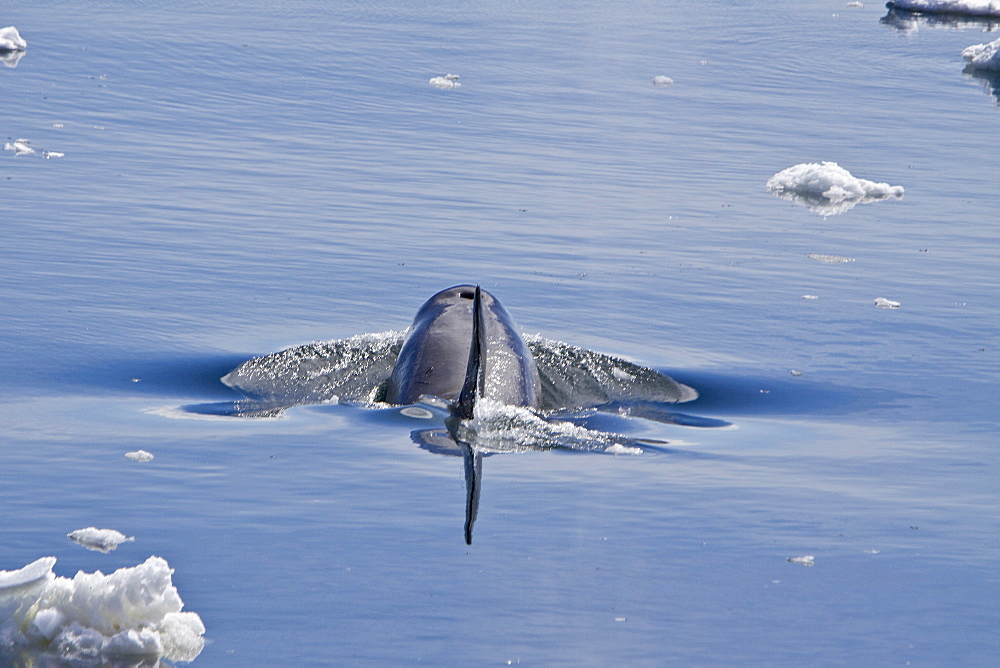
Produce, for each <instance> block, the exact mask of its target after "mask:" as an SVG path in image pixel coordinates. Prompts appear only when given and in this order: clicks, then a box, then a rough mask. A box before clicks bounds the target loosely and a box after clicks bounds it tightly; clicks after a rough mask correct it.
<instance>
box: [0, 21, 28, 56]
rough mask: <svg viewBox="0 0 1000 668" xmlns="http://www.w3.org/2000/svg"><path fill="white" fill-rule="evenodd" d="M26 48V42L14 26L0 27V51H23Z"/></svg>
mask: <svg viewBox="0 0 1000 668" xmlns="http://www.w3.org/2000/svg"><path fill="white" fill-rule="evenodd" d="M26 48H28V43H27V42H25V41H24V38H23V37H21V33H19V32H17V28H15V27H14V26H7V27H6V28H0V52H2V51H24V50H25V49H26Z"/></svg>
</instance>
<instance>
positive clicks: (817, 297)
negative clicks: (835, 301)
mask: <svg viewBox="0 0 1000 668" xmlns="http://www.w3.org/2000/svg"><path fill="white" fill-rule="evenodd" d="M802 298H803V299H819V295H802Z"/></svg>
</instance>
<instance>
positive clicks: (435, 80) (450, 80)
mask: <svg viewBox="0 0 1000 668" xmlns="http://www.w3.org/2000/svg"><path fill="white" fill-rule="evenodd" d="M458 79H459V76H458V75H457V74H446V75H444V76H443V77H431V79H430V81H428V82H427V83H429V84H430V85H432V86H434V87H435V88H437V89H439V90H451V89H453V88H461V87H462V84H461V83H459V81H458Z"/></svg>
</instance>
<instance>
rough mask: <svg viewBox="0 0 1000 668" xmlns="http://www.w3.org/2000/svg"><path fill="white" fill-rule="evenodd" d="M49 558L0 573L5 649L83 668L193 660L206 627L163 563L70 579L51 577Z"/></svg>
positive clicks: (158, 560)
mask: <svg viewBox="0 0 1000 668" xmlns="http://www.w3.org/2000/svg"><path fill="white" fill-rule="evenodd" d="M55 562H56V559H55V557H43V558H42V559H39V560H38V561H35V562H34V563H31V564H28V565H27V566H25V567H24V568H22V569H20V570H17V571H0V638H3V642H4V644H6V645H7V646H25V647H37V648H45V649H46V651H47V652H50V653H52V652H54V653H55V654H56V655H57V657H58V658H59V659H62V660H65V661H84V662H86V663H87V665H97V664H102V665H103V663H105V662H107V660H108V659H109V658H112V657H122V656H147V657H163V658H165V659H167V660H169V661H192V660H193V659H194V658H195V657H197V656H198V654H199V653H200V652H201V650H202V648H203V647H204V644H205V640H204V638H203V637H202V636H203V635H204V633H205V626H204V624H203V623H202V621H201V618H200V617H199V616H198V615H197V614H196V613H193V612H181V609H182V608H183V607H184V602H183V601H182V600H181V598H180V596H179V595H178V594H177V589H176V587H174V585H173V582H172V581H171V575H172V574H173V570H171V568H170V566H169V565H168V564H167V562H166V561H165V560H164V559H161V558H160V557H150V558H149V559H147V560H146V562H145V563H142V564H139V565H138V566H134V567H131V568H121V569H119V570H117V571H115V572H114V573H112V574H111V575H104V574H103V573H101V572H100V571H97V572H95V573H84V572H83V571H80V572H78V573H77V574H76V576H75V577H74V578H72V579H70V578H63V577H56V576H55V574H54V573H53V572H52V567H53V565H55Z"/></svg>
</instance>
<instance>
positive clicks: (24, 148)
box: [3, 139, 35, 155]
mask: <svg viewBox="0 0 1000 668" xmlns="http://www.w3.org/2000/svg"><path fill="white" fill-rule="evenodd" d="M3 150H5V151H14V155H34V153H35V149H33V148H31V142H30V141H28V140H27V139H15V140H14V141H9V142H7V143H6V144H4V145H3Z"/></svg>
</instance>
